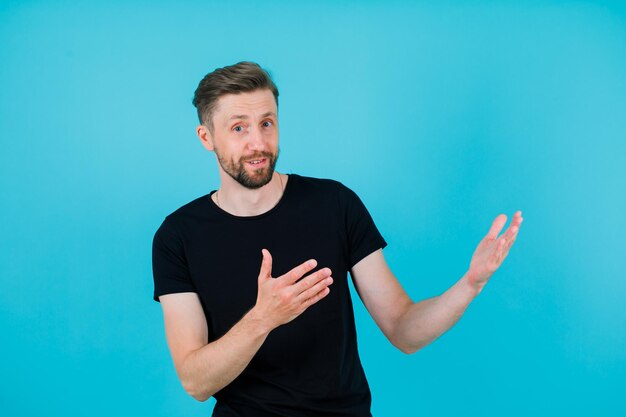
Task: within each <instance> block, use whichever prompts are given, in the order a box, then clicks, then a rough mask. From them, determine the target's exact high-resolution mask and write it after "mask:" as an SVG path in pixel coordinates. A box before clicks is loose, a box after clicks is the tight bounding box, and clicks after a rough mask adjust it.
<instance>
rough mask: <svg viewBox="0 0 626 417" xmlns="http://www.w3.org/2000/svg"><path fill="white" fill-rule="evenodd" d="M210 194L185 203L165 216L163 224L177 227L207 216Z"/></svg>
mask: <svg viewBox="0 0 626 417" xmlns="http://www.w3.org/2000/svg"><path fill="white" fill-rule="evenodd" d="M209 199H210V194H206V195H203V196H201V197H198V198H195V199H193V200H191V201H190V202H188V203H186V204H183V205H182V206H180V207H179V208H177V209H176V210H174V211H172V212H171V213H170V214H168V215H167V216H165V219H164V221H163V224H164V225H166V226H170V227H176V226H178V225H180V224H182V223H185V222H187V221H189V220H199V219H201V218H203V217H206V215H207V213H208V212H209V211H208V210H207V206H208V202H209Z"/></svg>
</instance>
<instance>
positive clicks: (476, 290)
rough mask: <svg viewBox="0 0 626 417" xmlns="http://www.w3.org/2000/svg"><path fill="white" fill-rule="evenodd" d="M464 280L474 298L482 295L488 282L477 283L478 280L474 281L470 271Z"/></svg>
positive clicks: (464, 276)
mask: <svg viewBox="0 0 626 417" xmlns="http://www.w3.org/2000/svg"><path fill="white" fill-rule="evenodd" d="M462 280H463V281H464V282H465V286H466V287H467V290H468V291H469V292H470V293H471V294H472V296H473V297H476V296H477V295H478V294H480V292H481V291H482V290H483V287H484V286H485V284H486V282H477V281H476V279H474V278H473V277H472V276H471V275H470V272H469V271H467V272H466V273H465V275H463V278H462Z"/></svg>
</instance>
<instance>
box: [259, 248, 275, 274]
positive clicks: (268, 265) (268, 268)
mask: <svg viewBox="0 0 626 417" xmlns="http://www.w3.org/2000/svg"><path fill="white" fill-rule="evenodd" d="M261 253H262V254H263V261H261V272H259V279H262V278H271V277H272V255H271V254H270V251H268V250H267V249H261Z"/></svg>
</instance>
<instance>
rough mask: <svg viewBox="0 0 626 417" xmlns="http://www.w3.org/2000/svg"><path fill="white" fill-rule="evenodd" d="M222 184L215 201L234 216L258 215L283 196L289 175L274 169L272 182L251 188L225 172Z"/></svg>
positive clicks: (215, 195) (214, 197)
mask: <svg viewBox="0 0 626 417" xmlns="http://www.w3.org/2000/svg"><path fill="white" fill-rule="evenodd" d="M223 174H225V175H222V184H221V186H220V188H219V190H218V191H217V192H216V193H213V201H214V202H215V204H217V205H218V207H219V208H221V209H222V210H224V211H226V212H228V213H230V214H232V215H233V216H241V217H249V216H257V215H259V214H263V213H265V212H267V211H269V210H271V209H272V208H273V207H274V206H275V205H276V204H278V202H279V201H280V199H281V198H282V196H283V191H284V189H285V186H286V184H287V180H288V176H287V175H284V174H280V173H278V172H276V171H274V175H273V176H272V179H271V180H270V182H268V183H267V184H265V185H264V186H263V187H261V188H257V189H254V190H252V189H249V188H246V187H244V186H243V185H241V184H239V183H238V182H237V181H235V180H234V179H232V178H231V177H230V176H229V175H228V174H226V173H223Z"/></svg>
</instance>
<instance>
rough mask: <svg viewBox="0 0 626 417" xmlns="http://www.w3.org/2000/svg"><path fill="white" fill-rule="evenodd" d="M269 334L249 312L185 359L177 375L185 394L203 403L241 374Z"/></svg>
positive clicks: (253, 313)
mask: <svg viewBox="0 0 626 417" xmlns="http://www.w3.org/2000/svg"><path fill="white" fill-rule="evenodd" d="M270 330H271V329H268V328H267V327H266V325H265V324H262V323H261V320H259V319H258V318H257V317H256V316H255V311H254V310H250V311H249V312H248V313H247V314H246V315H244V316H243V318H242V319H241V320H240V321H239V322H237V323H236V324H235V325H234V326H233V327H232V328H231V329H230V330H229V331H228V332H227V333H226V334H224V335H223V336H222V337H220V338H219V339H218V340H216V341H214V342H211V343H209V344H208V345H206V346H203V347H202V348H200V349H198V350H196V351H194V352H192V353H191V354H189V356H187V357H186V358H185V360H184V363H183V365H182V367H181V371H180V375H179V377H180V379H181V381H182V383H183V386H184V387H185V390H186V391H187V392H188V393H189V394H190V395H191V396H192V397H194V398H195V399H197V400H198V401H206V400H207V399H208V398H209V397H211V396H212V395H213V394H215V393H216V392H217V391H219V390H221V389H222V388H224V387H225V386H226V385H228V384H230V383H231V382H232V381H233V380H234V379H235V378H237V376H239V374H241V373H242V372H243V370H244V369H245V368H246V366H248V364H249V363H250V361H251V360H252V358H253V357H254V355H255V354H256V353H257V352H258V350H259V349H260V348H261V345H263V342H265V339H266V338H267V335H268V334H269V332H270Z"/></svg>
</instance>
